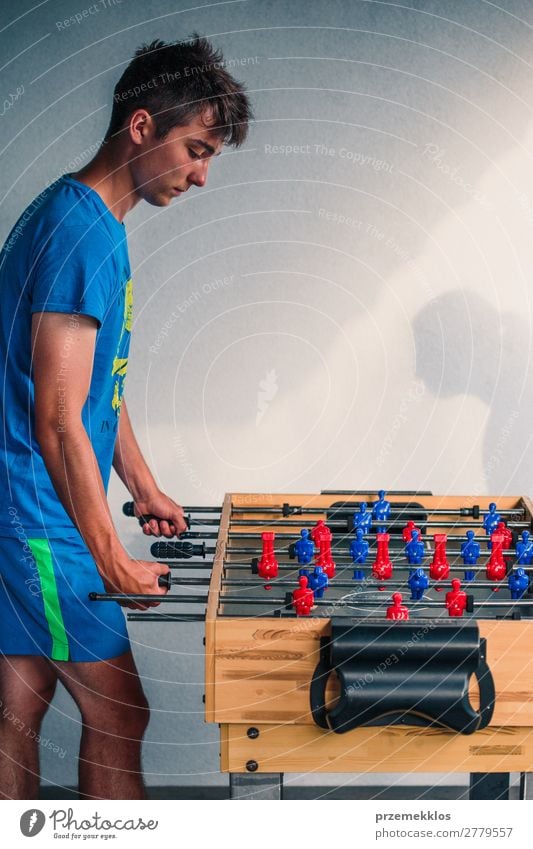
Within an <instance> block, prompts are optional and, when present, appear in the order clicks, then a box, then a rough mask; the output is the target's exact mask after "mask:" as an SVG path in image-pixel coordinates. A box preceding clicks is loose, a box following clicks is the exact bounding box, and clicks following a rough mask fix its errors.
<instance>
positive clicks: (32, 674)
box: [0, 655, 57, 799]
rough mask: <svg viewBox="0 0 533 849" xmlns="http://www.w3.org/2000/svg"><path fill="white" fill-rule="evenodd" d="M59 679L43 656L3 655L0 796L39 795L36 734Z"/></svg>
mask: <svg viewBox="0 0 533 849" xmlns="http://www.w3.org/2000/svg"><path fill="white" fill-rule="evenodd" d="M56 680H57V676H56V673H55V672H54V670H53V669H52V668H51V666H50V665H49V663H48V661H47V659H46V658H44V657H33V656H30V655H3V656H0V798H3V799H37V798H38V797H39V748H38V744H37V742H36V735H37V734H38V733H39V729H40V727H41V722H42V719H43V716H44V715H45V713H46V711H47V710H48V705H49V704H50V700H51V698H52V696H53V695H54V690H55V686H56Z"/></svg>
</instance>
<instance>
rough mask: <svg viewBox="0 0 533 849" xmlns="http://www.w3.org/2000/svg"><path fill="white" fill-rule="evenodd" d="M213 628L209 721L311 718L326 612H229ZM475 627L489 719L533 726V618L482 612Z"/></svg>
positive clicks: (326, 627)
mask: <svg viewBox="0 0 533 849" xmlns="http://www.w3.org/2000/svg"><path fill="white" fill-rule="evenodd" d="M216 629H217V631H216V650H215V669H214V675H215V687H216V708H215V711H214V721H216V722H221V723H228V722H237V723H240V722H246V723H250V722H251V723H274V724H278V723H294V724H298V725H312V724H313V719H312V716H311V714H310V710H309V684H310V681H311V677H312V675H313V672H314V670H315V668H316V665H317V663H318V658H319V649H320V638H321V637H322V636H327V635H328V634H329V633H330V624H329V620H328V619H317V618H310V619H294V620H287V619H285V620H280V619H270V618H269V619H267V618H264V619H263V618H261V619H229V618H228V619H219V620H218V622H217V625H216ZM479 629H480V633H481V636H483V637H486V638H487V644H488V661H489V665H490V668H491V670H492V674H493V676H494V680H495V684H496V691H497V701H496V709H495V712H494V717H493V724H495V725H506V726H532V727H533V652H532V651H531V646H532V645H533V622H530V621H524V620H522V621H510V620H502V621H496V620H481V621H479ZM474 692H475V687H474V685H473V693H474Z"/></svg>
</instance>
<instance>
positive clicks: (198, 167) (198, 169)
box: [189, 159, 209, 188]
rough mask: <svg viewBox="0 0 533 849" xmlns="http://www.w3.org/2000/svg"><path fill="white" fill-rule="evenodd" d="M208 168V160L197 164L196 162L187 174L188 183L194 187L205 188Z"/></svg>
mask: <svg viewBox="0 0 533 849" xmlns="http://www.w3.org/2000/svg"><path fill="white" fill-rule="evenodd" d="M208 168H209V160H208V159H202V160H200V161H199V162H196V163H195V165H194V168H193V169H192V170H191V172H190V174H189V182H190V183H192V184H193V185H194V186H199V187H200V188H202V186H205V184H206V182H207V171H208Z"/></svg>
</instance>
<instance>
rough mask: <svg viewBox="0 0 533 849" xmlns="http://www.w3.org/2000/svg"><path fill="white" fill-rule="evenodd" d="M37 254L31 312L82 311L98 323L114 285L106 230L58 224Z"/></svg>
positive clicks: (31, 287)
mask: <svg viewBox="0 0 533 849" xmlns="http://www.w3.org/2000/svg"><path fill="white" fill-rule="evenodd" d="M36 253H37V255H36V257H35V259H34V262H33V269H32V273H31V280H30V292H31V312H32V313H34V312H64V313H82V314H83V315H90V316H93V317H94V318H95V319H96V320H97V321H98V326H100V325H101V323H102V321H103V320H104V316H105V314H106V312H107V310H108V309H109V306H110V304H111V302H112V299H113V294H114V291H115V289H116V285H117V272H116V262H115V256H114V251H113V244H112V242H111V240H110V239H109V238H107V236H106V234H105V232H103V231H102V230H101V229H100V228H96V227H92V228H91V227H90V228H84V227H82V226H78V225H75V226H62V227H61V226H60V227H58V228H57V230H56V231H55V233H53V234H52V235H51V236H49V237H47V239H46V241H45V242H44V243H43V244H41V246H40V247H39V249H38V251H37V252H36Z"/></svg>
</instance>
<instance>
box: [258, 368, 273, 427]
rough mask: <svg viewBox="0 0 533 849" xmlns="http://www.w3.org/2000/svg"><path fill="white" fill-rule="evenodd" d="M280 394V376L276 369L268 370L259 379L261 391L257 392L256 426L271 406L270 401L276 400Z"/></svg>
mask: <svg viewBox="0 0 533 849" xmlns="http://www.w3.org/2000/svg"><path fill="white" fill-rule="evenodd" d="M277 394H278V376H277V374H276V369H272V370H271V371H269V372H267V373H266V375H265V377H264V378H263V380H260V381H259V392H258V393H257V415H256V417H255V426H256V427H258V425H259V424H260V422H261V419H262V418H263V416H264V415H265V413H266V411H267V410H268V408H269V406H270V402H271V401H273V400H274V398H275V397H276V395H277Z"/></svg>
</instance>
